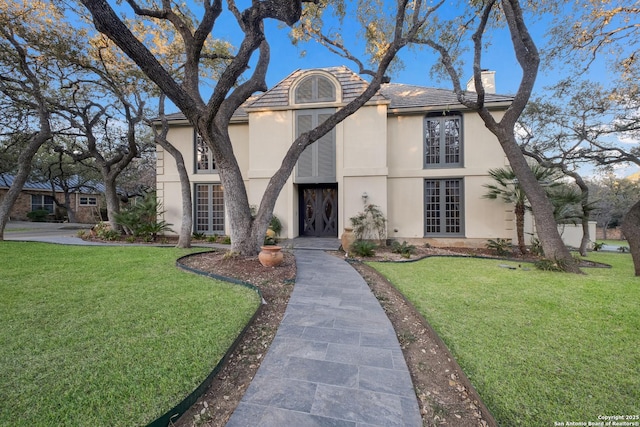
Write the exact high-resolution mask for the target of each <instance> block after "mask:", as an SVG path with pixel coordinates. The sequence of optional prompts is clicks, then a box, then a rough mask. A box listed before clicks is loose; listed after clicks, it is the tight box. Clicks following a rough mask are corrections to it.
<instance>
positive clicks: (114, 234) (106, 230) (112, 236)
mask: <svg viewBox="0 0 640 427" xmlns="http://www.w3.org/2000/svg"><path fill="white" fill-rule="evenodd" d="M93 232H94V233H96V237H97V238H98V239H102V240H109V241H111V240H117V239H119V238H120V232H119V231H118V230H114V229H112V228H111V225H109V223H108V222H102V221H100V222H99V223H97V224H96V225H95V226H94V227H93Z"/></svg>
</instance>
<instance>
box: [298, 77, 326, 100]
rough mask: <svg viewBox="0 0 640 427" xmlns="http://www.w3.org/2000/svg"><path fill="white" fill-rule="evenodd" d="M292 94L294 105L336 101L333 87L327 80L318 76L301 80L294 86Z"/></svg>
mask: <svg viewBox="0 0 640 427" xmlns="http://www.w3.org/2000/svg"><path fill="white" fill-rule="evenodd" d="M294 94H295V96H294V99H295V103H296V104H308V103H313V102H334V101H336V87H335V85H334V84H333V82H332V81H331V80H329V78H327V77H325V76H321V75H318V74H314V75H311V76H308V77H305V78H304V79H302V81H301V82H300V83H299V84H298V85H297V86H296V88H295V92H294Z"/></svg>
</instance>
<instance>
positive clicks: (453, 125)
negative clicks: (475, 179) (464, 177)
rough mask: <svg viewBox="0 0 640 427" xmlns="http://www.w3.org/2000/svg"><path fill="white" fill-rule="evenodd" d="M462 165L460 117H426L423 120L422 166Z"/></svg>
mask: <svg viewBox="0 0 640 427" xmlns="http://www.w3.org/2000/svg"><path fill="white" fill-rule="evenodd" d="M451 166H462V118H461V117H460V116H438V117H427V118H425V120H424V167H425V168H429V167H451Z"/></svg>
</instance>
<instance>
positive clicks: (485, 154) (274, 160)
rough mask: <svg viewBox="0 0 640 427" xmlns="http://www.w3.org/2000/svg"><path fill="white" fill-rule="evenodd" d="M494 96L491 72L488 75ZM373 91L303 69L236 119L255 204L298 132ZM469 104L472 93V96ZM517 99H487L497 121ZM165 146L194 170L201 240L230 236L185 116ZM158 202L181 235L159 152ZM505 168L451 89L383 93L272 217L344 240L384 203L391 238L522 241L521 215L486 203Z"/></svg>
mask: <svg viewBox="0 0 640 427" xmlns="http://www.w3.org/2000/svg"><path fill="white" fill-rule="evenodd" d="M483 77H484V78H485V79H486V83H487V84H486V85H485V86H486V87H488V88H489V87H491V88H495V82H494V81H493V73H492V72H488V73H485V75H484V76H483ZM365 86H366V82H365V81H364V80H362V79H361V78H360V77H359V76H358V75H357V74H355V73H353V72H352V71H350V70H349V69H348V68H346V67H333V68H325V69H313V70H297V71H295V72H293V73H292V74H290V75H289V76H288V77H286V78H285V79H284V80H282V81H281V82H280V83H278V84H277V85H276V86H275V87H273V88H272V89H271V90H269V91H267V92H265V93H263V94H261V95H259V96H256V97H254V98H251V99H250V100H249V101H247V102H246V103H245V104H244V105H243V107H242V108H241V109H240V110H239V111H237V112H236V114H235V115H234V116H233V119H232V121H231V125H230V128H229V132H230V135H231V140H232V142H233V145H234V151H235V154H236V157H237V160H238V163H239V165H240V168H241V170H242V174H243V178H244V182H245V184H246V186H247V192H248V195H249V202H250V204H253V205H258V204H259V202H260V199H261V197H262V194H263V191H264V189H265V187H266V185H267V183H268V180H269V178H270V177H271V176H272V175H273V173H274V172H275V171H276V170H277V168H278V167H279V166H280V163H281V161H282V158H283V156H284V154H285V152H286V150H287V149H288V147H289V146H290V145H291V143H292V142H293V140H295V139H296V137H297V136H298V135H300V134H301V133H303V132H306V131H308V130H310V129H312V128H313V127H314V126H316V125H317V124H318V123H320V122H322V121H323V120H325V118H326V117H328V116H329V115H330V114H331V113H332V112H333V111H335V110H336V109H337V108H340V107H341V106H343V105H345V104H346V103H347V102H349V101H351V100H352V99H354V98H355V97H356V96H357V95H359V94H360V93H361V92H362V90H363V89H364V88H365ZM470 96H474V94H473V93H470ZM511 101H512V97H510V96H501V95H496V94H494V93H488V94H487V95H486V104H487V106H488V107H489V108H491V109H492V110H493V113H494V114H495V115H496V116H497V117H498V119H499V118H500V116H501V115H502V112H503V111H504V110H506V108H507V107H508V106H509V105H510V104H511ZM168 118H169V119H170V125H171V128H170V131H169V134H168V139H169V141H170V142H172V143H173V144H174V145H175V146H176V147H178V148H179V149H180V150H181V152H182V154H183V156H184V160H185V162H186V164H187V165H191V167H190V179H191V183H192V188H193V202H194V212H193V216H194V231H197V232H202V233H205V234H229V233H230V230H229V228H228V224H229V223H228V219H227V213H226V211H225V203H224V190H223V188H222V186H221V184H220V178H219V175H218V174H217V170H216V166H215V162H214V160H213V158H212V156H211V155H210V153H209V150H208V149H207V147H206V146H204V145H203V144H202V142H201V141H200V138H199V137H198V136H197V135H196V134H195V133H194V130H193V127H192V126H191V125H190V124H189V123H188V122H187V121H186V120H185V119H184V116H183V115H181V114H173V115H171V116H169V117H168ZM157 155H158V157H157V159H158V160H157V162H158V163H157V194H158V197H159V199H160V200H161V202H162V204H163V207H164V209H166V212H165V213H164V220H166V221H167V222H169V223H172V224H174V227H173V228H174V230H178V229H179V228H180V225H179V224H180V221H181V220H180V218H181V199H180V186H179V178H178V173H177V169H176V166H175V161H174V160H173V158H172V157H171V156H170V155H169V154H167V153H165V152H164V151H163V150H162V149H161V148H160V147H158V152H157ZM507 164H508V162H507V160H506V157H505V155H504V152H503V151H502V148H501V146H500V144H499V143H498V141H497V139H496V138H495V137H494V135H493V134H492V133H491V132H489V130H487V129H486V128H485V126H484V123H483V122H482V120H481V119H480V117H479V116H478V115H477V114H476V113H474V112H472V111H469V110H468V109H466V108H465V107H463V106H462V105H460V104H459V103H458V101H457V99H456V96H455V94H454V93H453V92H452V91H449V90H443V89H434V88H427V87H420V86H412V85H404V84H394V83H389V84H384V85H383V86H382V88H381V89H380V91H379V93H378V94H377V95H376V96H374V97H373V98H372V99H371V100H370V101H369V102H368V103H367V104H366V105H365V106H363V107H362V108H361V109H360V110H359V111H357V112H356V113H355V114H353V115H352V116H350V117H348V118H347V119H346V120H345V121H344V122H342V123H340V124H339V125H338V126H337V127H336V128H335V129H334V130H333V131H332V132H330V133H329V134H327V135H326V136H324V137H323V138H322V139H320V140H319V141H317V142H316V143H315V144H313V145H312V146H311V147H309V148H308V149H307V150H306V151H305V152H304V153H303V155H302V156H301V157H300V159H299V161H298V164H297V166H296V168H295V170H294V172H293V173H292V175H291V176H290V178H289V180H288V181H287V183H286V185H285V186H284V188H283V190H282V192H281V194H280V197H279V198H278V201H277V203H276V206H275V211H274V213H275V214H276V215H277V216H278V217H279V218H280V220H281V222H282V224H283V232H282V236H281V237H285V238H292V237H296V236H331V237H338V236H340V234H341V233H342V230H343V228H344V227H349V226H350V221H349V218H350V217H352V216H354V215H356V214H357V213H358V212H360V211H362V210H363V207H364V206H365V205H366V204H375V205H377V206H379V207H380V208H381V209H382V211H383V212H384V214H385V215H386V218H387V235H388V237H389V238H394V239H399V240H401V241H402V240H407V241H411V242H414V243H418V242H419V243H426V242H428V243H431V244H434V245H442V246H446V245H450V246H451V245H467V246H484V244H485V243H486V241H487V240H488V239H495V238H509V239H511V238H514V236H515V232H514V228H515V227H514V218H513V212H512V207H511V206H508V205H505V204H504V203H501V202H498V201H495V200H489V199H485V198H483V197H482V196H483V195H484V194H485V193H486V188H484V187H483V184H486V183H489V182H491V178H490V177H489V175H488V174H487V171H488V170H489V169H491V168H498V167H504V166H505V165H507Z"/></svg>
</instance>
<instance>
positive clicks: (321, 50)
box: [195, 0, 638, 175]
mask: <svg viewBox="0 0 640 427" xmlns="http://www.w3.org/2000/svg"><path fill="white" fill-rule="evenodd" d="M243 2H248V0H239V1H238V4H239V7H240V8H242V7H243V6H245V5H243ZM391 3H395V2H390V3H388V4H391ZM350 4H351V5H353V4H355V2H351V3H350ZM195 7H196V9H197V7H198V6H195ZM456 9H457V8H456V0H448V1H447V3H446V4H445V5H443V9H442V12H443V14H445V15H449V16H451V15H453V14H456V13H457V11H456ZM196 13H197V12H196ZM560 18H562V17H560ZM527 25H528V27H529V30H530V32H531V34H532V36H533V38H534V41H535V42H536V45H537V46H538V48H539V49H542V48H544V46H545V45H546V43H547V37H548V36H547V29H548V27H549V25H550V21H549V19H545V18H544V17H543V16H536V17H535V20H532V19H528V20H527ZM216 26H217V28H216V29H215V30H214V36H215V37H220V36H221V34H225V35H226V36H225V38H227V40H228V41H229V42H231V43H232V44H233V45H235V46H238V45H239V43H240V40H241V39H239V38H238V39H234V35H237V34H238V28H237V24H236V23H235V20H234V19H233V17H231V16H230V15H229V13H228V12H227V11H225V12H223V14H222V16H221V18H220V21H219V22H218V23H217V25H216ZM356 27H357V25H356V24H355V23H350V24H349V25H348V26H347V28H346V29H345V30H344V31H343V32H341V36H342V37H343V39H344V42H345V44H346V45H347V46H349V47H353V46H355V47H356V48H360V49H362V43H361V42H359V41H358V37H359V34H358V28H356ZM219 30H222V32H220V31H219ZM288 31H289V30H288V29H287V28H281V26H279V25H278V24H276V23H275V22H273V21H272V22H268V23H267V27H266V33H267V39H268V40H269V43H270V46H271V62H270V66H269V70H268V73H267V85H268V87H269V88H271V87H273V86H274V85H275V84H277V83H278V82H279V81H280V80H282V79H284V78H285V77H286V76H287V75H289V74H290V73H291V72H293V71H294V70H296V69H298V68H302V69H307V68H318V67H330V66H337V65H346V66H347V67H350V68H352V69H354V70H356V65H355V64H353V63H350V62H349V61H347V60H346V59H344V58H341V57H338V56H337V55H334V54H332V53H331V52H329V50H328V49H327V48H325V47H323V46H320V45H318V44H316V43H314V42H309V43H304V44H301V45H299V46H294V45H293V44H292V43H291V41H290V40H289V37H288ZM488 37H489V35H486V36H485V40H487V39H488ZM490 37H491V39H490V41H491V44H490V46H489V48H487V49H486V50H485V52H484V53H483V58H482V67H483V68H486V69H490V70H493V71H495V72H496V91H497V92H498V93H500V94H514V93H515V92H516V91H517V89H518V85H519V83H520V77H521V70H520V67H519V65H518V63H517V61H516V58H515V54H514V51H513V47H512V45H511V41H510V39H509V34H508V31H507V30H506V29H501V30H493V31H491V35H490ZM303 53H304V54H303ZM355 53H359V52H357V51H356V52H355ZM399 56H400V58H401V59H402V61H403V63H404V68H403V69H402V70H398V71H397V72H395V73H393V74H391V79H392V81H393V82H396V83H406V84H414V85H420V86H431V87H440V88H446V89H451V88H452V87H453V86H452V84H451V82H450V81H449V80H448V79H447V78H441V79H438V78H434V77H433V76H432V75H431V73H430V69H431V67H432V66H433V65H434V63H436V62H437V60H438V58H437V56H436V55H435V54H434V53H433V52H432V51H430V50H429V49H422V50H415V49H407V48H405V49H403V50H402V51H401V53H400V55H399ZM363 58H364V56H360V59H361V60H362V59H363ZM604 62H605V61H604V60H599V61H596V63H594V64H593V66H592V68H591V70H590V73H589V75H590V77H591V78H592V79H595V80H602V81H603V82H606V80H607V78H608V74H607V70H606V66H605V64H604ZM471 64H472V58H471V57H470V56H468V57H467V58H466V66H465V68H464V74H463V75H461V83H462V85H463V86H464V85H465V84H466V82H467V80H468V79H469V78H470V77H471V75H472V67H471ZM563 77H564V75H563V69H562V67H555V68H554V69H553V70H545V69H544V68H543V66H541V69H540V70H539V73H538V79H537V81H536V86H535V89H534V94H533V95H534V96H536V95H541V94H542V93H543V92H544V88H545V87H547V86H550V85H553V84H555V83H556V82H558V81H559V80H560V79H562V78H563ZM637 170H638V168H637V167H632V168H628V169H625V170H623V171H620V174H621V175H627V174H629V173H632V172H635V171H637Z"/></svg>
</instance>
